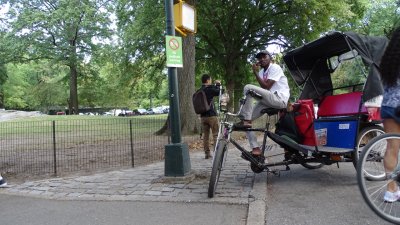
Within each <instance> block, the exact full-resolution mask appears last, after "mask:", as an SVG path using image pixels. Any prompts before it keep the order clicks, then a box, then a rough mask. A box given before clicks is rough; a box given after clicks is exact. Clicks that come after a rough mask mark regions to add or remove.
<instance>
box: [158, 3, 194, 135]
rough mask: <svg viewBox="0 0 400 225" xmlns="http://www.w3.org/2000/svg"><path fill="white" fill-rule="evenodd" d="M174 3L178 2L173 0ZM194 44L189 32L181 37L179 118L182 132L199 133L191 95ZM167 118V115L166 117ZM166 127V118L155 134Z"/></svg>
mask: <svg viewBox="0 0 400 225" xmlns="http://www.w3.org/2000/svg"><path fill="white" fill-rule="evenodd" d="M186 2H187V3H188V4H190V5H195V3H196V1H195V0H187V1H186ZM174 3H178V1H177V0H174ZM195 45H196V40H195V37H194V35H192V34H189V35H187V36H186V37H183V38H182V57H183V68H178V69H177V76H178V94H179V111H180V120H181V131H182V134H193V133H199V132H200V131H201V129H200V120H199V117H198V115H196V113H195V112H194V108H193V104H192V95H193V93H194V92H195V88H196V87H195ZM168 118H169V117H168ZM167 129H168V119H167V121H166V122H165V124H164V126H163V127H162V128H161V129H160V130H158V131H157V132H156V134H165V132H166V131H167Z"/></svg>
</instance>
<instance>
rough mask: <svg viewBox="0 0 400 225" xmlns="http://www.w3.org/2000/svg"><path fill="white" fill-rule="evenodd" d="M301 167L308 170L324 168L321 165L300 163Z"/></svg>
mask: <svg viewBox="0 0 400 225" xmlns="http://www.w3.org/2000/svg"><path fill="white" fill-rule="evenodd" d="M301 165H302V166H303V167H304V168H307V169H310V170H315V169H319V168H321V167H323V166H324V164H322V163H302V164H301Z"/></svg>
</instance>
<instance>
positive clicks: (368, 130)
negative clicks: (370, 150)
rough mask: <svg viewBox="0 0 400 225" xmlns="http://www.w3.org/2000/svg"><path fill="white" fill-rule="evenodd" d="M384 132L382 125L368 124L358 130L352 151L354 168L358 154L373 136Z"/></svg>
mask: <svg viewBox="0 0 400 225" xmlns="http://www.w3.org/2000/svg"><path fill="white" fill-rule="evenodd" d="M384 133H385V131H384V130H383V127H381V126H379V125H373V126H368V127H365V128H363V129H362V130H361V131H360V133H359V134H358V137H357V146H356V149H355V151H354V152H352V158H353V165H354V167H355V168H357V162H358V160H359V159H360V155H361V153H362V151H363V149H364V147H365V146H366V145H367V144H368V142H369V141H370V140H371V139H373V138H374V137H377V136H379V135H382V134H384Z"/></svg>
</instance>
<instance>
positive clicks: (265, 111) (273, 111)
mask: <svg viewBox="0 0 400 225" xmlns="http://www.w3.org/2000/svg"><path fill="white" fill-rule="evenodd" d="M281 110H282V109H274V108H265V109H263V110H261V113H263V114H268V116H272V115H275V114H278V113H279V111H281Z"/></svg>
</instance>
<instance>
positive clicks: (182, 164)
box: [164, 0, 191, 177]
mask: <svg viewBox="0 0 400 225" xmlns="http://www.w3.org/2000/svg"><path fill="white" fill-rule="evenodd" d="M179 4H182V2H180V3H179ZM186 8H187V7H186ZM165 11H166V17H167V21H166V24H167V37H166V51H167V67H168V86H169V98H170V99H169V105H170V111H169V117H170V121H169V122H170V123H169V124H170V128H171V142H172V143H171V144H167V145H165V168H164V175H165V176H166V177H183V176H186V175H188V174H189V172H190V169H191V168H190V167H191V165H190V157H189V149H188V146H187V144H186V143H182V138H181V121H180V113H179V96H178V82H177V68H176V67H183V59H182V39H181V38H180V37H176V36H175V29H174V28H175V27H174V14H173V0H165ZM181 11H182V10H181ZM184 11H188V10H187V9H186V10H184ZM189 11H190V10H189Z"/></svg>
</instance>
